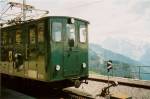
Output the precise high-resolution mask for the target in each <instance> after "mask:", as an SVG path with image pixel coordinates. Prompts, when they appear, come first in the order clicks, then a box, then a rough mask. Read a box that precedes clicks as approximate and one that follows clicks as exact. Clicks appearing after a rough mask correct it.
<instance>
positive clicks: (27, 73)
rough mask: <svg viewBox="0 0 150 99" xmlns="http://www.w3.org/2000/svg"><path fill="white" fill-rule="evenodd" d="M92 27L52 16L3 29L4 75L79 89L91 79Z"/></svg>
mask: <svg viewBox="0 0 150 99" xmlns="http://www.w3.org/2000/svg"><path fill="white" fill-rule="evenodd" d="M88 24H89V23H88V21H85V20H82V19H78V18H73V17H67V16H49V17H43V18H40V19H36V20H29V21H26V22H23V23H17V24H14V25H11V26H7V27H4V28H2V29H1V34H0V37H1V38H0V41H1V49H0V72H1V73H2V74H5V75H9V76H14V77H21V78H26V79H32V80H36V81H37V80H38V81H44V82H48V83H51V82H60V83H61V82H64V81H65V83H66V81H68V82H69V81H70V82H73V83H75V86H76V87H79V85H80V83H81V82H83V81H84V80H86V79H87V77H88ZM55 87H56V86H55ZM64 87H67V86H64Z"/></svg>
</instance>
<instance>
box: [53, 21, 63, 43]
mask: <svg viewBox="0 0 150 99" xmlns="http://www.w3.org/2000/svg"><path fill="white" fill-rule="evenodd" d="M54 23H60V26H61V30H60V31H59V32H60V40H59V41H57V40H56V39H54V36H56V33H54V32H53V24H54ZM51 33H52V36H51V40H52V41H53V42H62V41H63V37H62V36H63V23H62V22H61V21H52V23H51ZM54 34H55V35H54Z"/></svg>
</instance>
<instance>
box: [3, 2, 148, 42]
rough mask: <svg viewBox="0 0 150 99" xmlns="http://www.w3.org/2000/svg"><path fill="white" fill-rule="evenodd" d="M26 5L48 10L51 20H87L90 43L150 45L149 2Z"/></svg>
mask: <svg viewBox="0 0 150 99" xmlns="http://www.w3.org/2000/svg"><path fill="white" fill-rule="evenodd" d="M0 1H3V0H0ZM5 1H13V2H22V0H5ZM26 3H27V4H30V5H33V6H34V7H35V8H38V9H44V10H49V12H50V13H49V15H52V16H55V15H56V16H73V17H79V18H82V19H86V20H88V21H89V22H90V24H89V40H90V42H91V43H97V44H99V43H101V42H103V40H105V39H108V38H123V39H130V40H132V41H144V42H150V28H149V26H150V17H149V16H150V10H149V9H150V0H26ZM1 7H2V6H1Z"/></svg>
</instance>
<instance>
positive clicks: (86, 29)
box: [79, 24, 88, 43]
mask: <svg viewBox="0 0 150 99" xmlns="http://www.w3.org/2000/svg"><path fill="white" fill-rule="evenodd" d="M81 26H85V31H86V35H85V36H86V37H85V41H84V42H81V31H80V29H81ZM87 36H88V28H87V25H86V24H80V25H79V42H80V43H87V41H88V40H87Z"/></svg>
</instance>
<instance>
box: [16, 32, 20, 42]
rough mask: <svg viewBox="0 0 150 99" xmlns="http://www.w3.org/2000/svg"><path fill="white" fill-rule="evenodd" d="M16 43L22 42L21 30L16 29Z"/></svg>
mask: <svg viewBox="0 0 150 99" xmlns="http://www.w3.org/2000/svg"><path fill="white" fill-rule="evenodd" d="M16 44H21V30H16Z"/></svg>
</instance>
